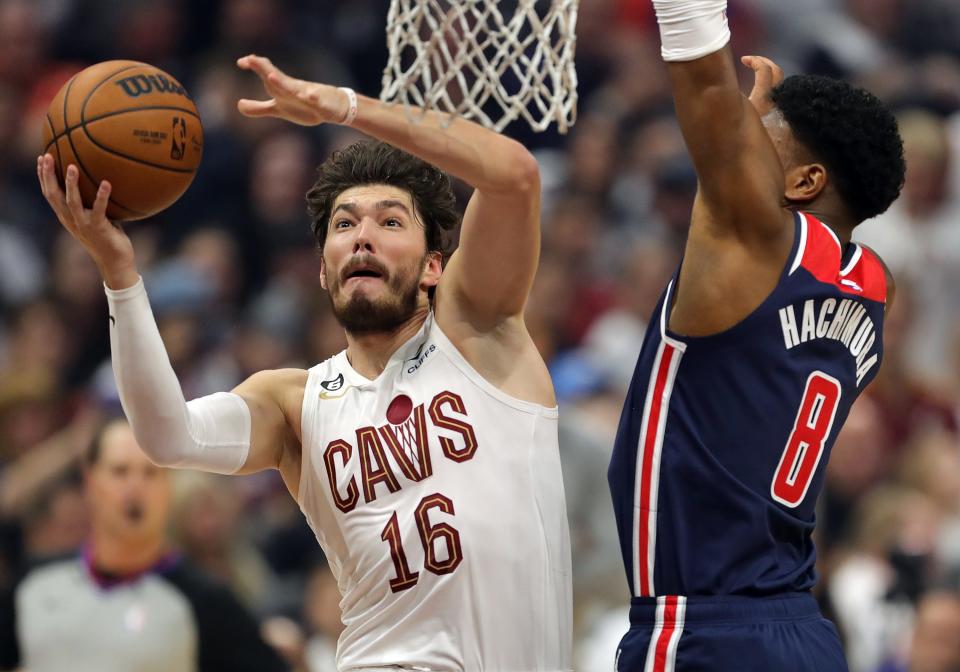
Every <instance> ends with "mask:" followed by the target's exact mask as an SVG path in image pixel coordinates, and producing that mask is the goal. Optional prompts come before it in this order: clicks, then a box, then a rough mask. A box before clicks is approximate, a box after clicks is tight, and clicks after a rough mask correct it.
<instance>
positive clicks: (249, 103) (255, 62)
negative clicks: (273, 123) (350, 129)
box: [237, 54, 350, 126]
mask: <svg viewBox="0 0 960 672" xmlns="http://www.w3.org/2000/svg"><path fill="white" fill-rule="evenodd" d="M237 65H238V66H239V67H240V68H241V69H243V70H253V71H254V72H255V73H257V75H258V76H259V77H260V80H261V81H262V82H263V87H264V88H265V89H266V90H267V93H268V94H270V96H272V97H271V98H270V100H248V99H246V98H242V99H241V100H240V101H239V102H238V103H237V109H238V110H240V112H241V114H244V115H246V116H248V117H278V118H280V119H286V120H287V121H292V122H293V123H295V124H300V125H301V126H316V125H317V124H324V123H331V122H333V123H336V122H340V121H343V120H344V119H346V117H347V113H348V112H349V111H350V99H349V98H348V96H347V94H346V93H345V92H343V91H340V90H338V89H337V88H336V87H333V86H329V85H327V84H318V83H316V82H307V81H304V80H302V79H296V78H294V77H291V76H289V75H287V74H285V73H284V72H283V71H282V70H280V68H278V67H277V66H275V65H274V64H273V63H271V62H270V59H268V58H264V57H263V56H256V55H254V54H251V55H249V56H244V57H243V58H239V59H237Z"/></svg>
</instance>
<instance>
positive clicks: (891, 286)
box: [857, 243, 897, 311]
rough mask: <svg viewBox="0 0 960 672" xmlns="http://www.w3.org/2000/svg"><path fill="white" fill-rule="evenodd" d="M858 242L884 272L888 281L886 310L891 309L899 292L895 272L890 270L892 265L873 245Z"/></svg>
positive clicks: (869, 258) (871, 260)
mask: <svg viewBox="0 0 960 672" xmlns="http://www.w3.org/2000/svg"><path fill="white" fill-rule="evenodd" d="M857 244H858V245H860V247H861V248H862V249H863V253H864V256H865V257H866V258H867V259H868V260H870V262H872V263H874V264H876V265H877V267H879V268H880V270H881V271H882V272H883V279H884V282H885V283H886V306H887V307H886V310H887V311H889V310H890V306H892V305H893V298H894V296H895V295H896V293H897V283H896V280H895V279H894V277H893V273H892V272H891V271H890V267H889V266H887V264H886V262H885V261H884V260H883V259H882V258H881V257H880V255H879V254H877V253H876V252H875V251H874V250H873V249H872V248H871V247H868V246H867V245H864V244H863V243H857Z"/></svg>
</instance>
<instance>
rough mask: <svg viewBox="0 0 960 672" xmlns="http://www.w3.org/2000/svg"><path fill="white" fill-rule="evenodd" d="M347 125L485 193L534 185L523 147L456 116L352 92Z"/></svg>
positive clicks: (532, 170) (530, 162)
mask: <svg viewBox="0 0 960 672" xmlns="http://www.w3.org/2000/svg"><path fill="white" fill-rule="evenodd" d="M357 98H358V103H359V104H358V111H357V116H356V118H355V120H354V121H353V124H352V125H353V127H354V128H356V129H357V130H359V131H362V132H364V133H366V134H368V135H371V136H373V137H375V138H378V139H380V140H383V141H385V142H388V143H390V144H391V145H394V146H395V147H399V148H400V149H402V150H404V151H406V152H409V153H411V154H414V155H416V156H418V157H420V158H421V159H423V160H424V161H427V162H429V163H431V164H433V165H435V166H436V167H437V168H439V169H440V170H442V171H444V172H446V173H449V174H451V175H455V176H456V177H459V178H460V179H462V180H463V181H464V182H466V183H468V184H470V185H471V186H473V187H475V188H477V189H479V190H481V191H484V192H488V193H496V192H504V191H506V192H514V191H521V190H524V189H529V188H532V187H534V186H535V182H536V179H537V178H536V174H535V171H536V162H535V160H534V159H533V157H532V156H531V155H530V153H529V152H528V151H527V150H526V148H525V147H524V146H523V145H521V144H520V143H518V142H516V141H515V140H512V139H510V138H508V137H506V136H504V135H501V134H499V133H496V132H494V131H491V130H489V129H486V128H484V127H483V126H481V125H479V124H476V123H474V122H472V121H468V120H466V119H463V118H462V117H457V118H454V119H453V120H452V121H451V120H450V117H449V116H448V115H446V114H440V113H437V112H432V111H429V112H423V111H421V110H418V109H414V110H412V111H410V110H406V109H404V107H403V106H402V105H395V104H388V103H383V102H381V101H379V100H376V99H373V98H368V97H366V96H357Z"/></svg>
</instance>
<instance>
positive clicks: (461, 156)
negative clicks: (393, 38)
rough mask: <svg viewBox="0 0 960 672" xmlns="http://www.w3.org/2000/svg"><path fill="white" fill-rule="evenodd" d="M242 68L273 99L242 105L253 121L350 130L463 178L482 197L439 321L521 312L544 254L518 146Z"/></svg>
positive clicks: (444, 287)
mask: <svg viewBox="0 0 960 672" xmlns="http://www.w3.org/2000/svg"><path fill="white" fill-rule="evenodd" d="M238 65H239V66H240V67H241V68H244V69H249V70H253V71H254V72H256V73H257V74H258V75H259V76H260V78H261V79H262V80H263V83H264V86H265V88H266V90H267V93H268V94H269V95H271V96H272V98H271V99H270V100H265V101H253V100H241V101H240V103H239V106H238V107H239V109H240V111H241V112H242V113H243V114H246V115H248V116H253V117H256V116H276V117H280V118H283V119H287V120H288V121H293V122H294V123H299V124H304V125H313V124H320V123H349V124H351V125H352V126H353V127H354V128H356V129H358V130H360V131H363V132H364V133H367V134H369V135H372V136H374V137H376V138H378V139H380V140H383V141H385V142H388V143H390V144H391V145H394V146H395V147H398V148H400V149H402V150H404V151H406V152H409V153H410V154H414V155H416V156H418V157H420V158H421V159H423V160H425V161H427V162H429V163H431V164H433V165H435V166H436V167H437V168H439V169H440V170H442V171H444V172H447V173H450V174H451V175H455V176H457V177H459V178H460V179H462V180H464V181H465V182H467V183H468V184H470V185H471V186H473V187H475V189H476V191H475V193H474V195H473V197H472V198H471V200H470V204H469V206H468V207H467V211H466V214H465V216H464V220H463V226H462V229H461V233H460V245H459V250H458V251H457V253H456V254H455V255H454V256H453V258H452V259H451V261H450V263H449V265H448V267H447V269H446V270H445V271H444V274H443V279H442V280H441V284H440V288H439V289H438V293H437V312H438V314H442V313H443V312H444V310H445V308H444V306H445V303H446V299H447V298H448V297H450V298H453V299H454V303H455V304H456V306H457V309H458V310H459V311H461V313H463V312H464V311H466V314H465V315H463V316H464V317H465V318H467V319H468V320H470V322H471V323H472V324H473V325H474V326H475V327H476V328H478V329H480V330H485V329H492V328H493V327H495V326H496V325H497V324H499V323H500V322H501V321H502V320H503V319H505V318H508V317H513V316H518V315H520V314H521V312H522V310H523V306H524V303H525V301H526V298H527V294H528V292H529V289H530V285H531V283H532V282H533V276H534V273H535V271H536V266H537V260H538V255H539V247H540V176H539V170H538V168H537V163H536V161H535V159H534V158H533V156H532V155H531V154H530V153H529V152H528V151H527V150H526V148H524V147H523V145H521V144H520V143H518V142H515V141H514V140H511V139H509V138H507V137H505V136H502V135H500V134H499V133H495V132H493V131H490V130H487V129H486V128H483V127H482V126H480V125H478V124H475V123H472V122H469V121H466V120H464V119H459V118H458V119H454V120H453V121H452V122H450V120H449V118H448V117H447V116H445V115H440V114H437V113H434V112H427V113H424V114H423V115H422V117H421V116H420V115H419V113H418V119H417V120H416V121H411V120H410V119H409V118H408V116H407V113H406V112H405V111H404V109H403V108H402V107H400V106H394V105H385V104H383V103H381V102H380V101H377V100H374V99H372V98H367V97H364V96H357V95H356V94H355V93H353V92H352V91H348V90H346V89H337V88H335V87H332V86H328V85H326V84H319V83H314V82H306V81H303V80H299V79H295V78H293V77H290V76H288V75H286V74H284V73H283V72H282V71H280V70H279V69H277V68H276V66H274V65H273V64H272V63H271V62H270V61H269V60H268V59H266V58H263V57H260V56H245V57H243V58H241V59H240V60H239V61H238Z"/></svg>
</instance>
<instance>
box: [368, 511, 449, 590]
mask: <svg viewBox="0 0 960 672" xmlns="http://www.w3.org/2000/svg"><path fill="white" fill-rule="evenodd" d="M434 509H439V510H440V511H442V512H443V513H447V514H450V515H451V516H452V515H454V513H455V511H454V508H453V501H451V500H450V499H449V498H447V497H444V496H443V495H441V494H440V493H434V494H432V495H427V496H426V497H424V498H423V499H421V500H420V504H418V505H417V509H416V513H415V518H416V522H417V531H418V532H419V533H420V544H421V545H422V546H423V556H424V559H423V566H424V567H425V568H426V569H427V570H429V571H430V572H433V573H434V574H437V575H438V576H439V575H443V574H449V573H451V572H453V571H454V570H456V569H457V567H459V566H460V563H461V562H462V561H463V547H462V546H461V545H460V533H459V532H457V530H456V529H455V528H454V527H453V526H452V525H450V524H449V523H433V524H431V522H430V511H431V510H434ZM380 538H381V539H383V540H384V541H385V542H387V543H388V544H389V545H390V557H391V558H392V559H393V567H394V570H395V571H396V576H395V577H394V578H392V579H390V590H392V591H393V592H395V593H399V592H401V591H404V590H407V589H408V588H413V587H414V586H415V585H417V581H418V580H419V579H420V572H416V571H413V570H411V569H410V563H409V561H408V560H407V553H406V551H404V549H403V540H402V538H401V535H400V521H399V518H398V517H397V512H396V511H394V512H393V515H392V516H390V520H389V521H388V522H387V526H386V527H384V528H383V532H381V533H380Z"/></svg>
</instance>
